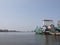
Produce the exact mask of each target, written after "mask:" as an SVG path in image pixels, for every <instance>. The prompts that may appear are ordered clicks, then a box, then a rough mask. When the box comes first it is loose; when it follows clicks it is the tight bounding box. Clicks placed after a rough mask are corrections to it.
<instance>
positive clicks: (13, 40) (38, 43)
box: [0, 32, 60, 45]
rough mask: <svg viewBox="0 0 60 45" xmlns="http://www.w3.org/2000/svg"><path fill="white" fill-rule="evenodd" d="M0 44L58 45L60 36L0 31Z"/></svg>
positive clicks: (59, 44)
mask: <svg viewBox="0 0 60 45" xmlns="http://www.w3.org/2000/svg"><path fill="white" fill-rule="evenodd" d="M0 45H60V36H50V35H36V34H35V33H17V32H14V33H13V32H3V33H2V32H0Z"/></svg>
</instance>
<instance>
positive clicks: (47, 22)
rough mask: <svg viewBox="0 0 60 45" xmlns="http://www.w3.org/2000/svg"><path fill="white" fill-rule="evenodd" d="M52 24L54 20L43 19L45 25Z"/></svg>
mask: <svg viewBox="0 0 60 45" xmlns="http://www.w3.org/2000/svg"><path fill="white" fill-rule="evenodd" d="M51 24H54V22H53V20H48V19H46V20H43V25H46V26H50V25H51Z"/></svg>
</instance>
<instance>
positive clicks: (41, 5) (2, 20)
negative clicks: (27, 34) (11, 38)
mask: <svg viewBox="0 0 60 45" xmlns="http://www.w3.org/2000/svg"><path fill="white" fill-rule="evenodd" d="M43 19H52V20H54V22H55V25H56V23H57V21H58V20H60V0H0V29H10V30H19V31H20V30H21V31H31V30H34V29H35V27H36V26H41V25H42V20H43Z"/></svg>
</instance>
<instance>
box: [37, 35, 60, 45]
mask: <svg viewBox="0 0 60 45" xmlns="http://www.w3.org/2000/svg"><path fill="white" fill-rule="evenodd" d="M39 40H40V45H60V36H54V35H36V41H39ZM38 44H39V43H38Z"/></svg>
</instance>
